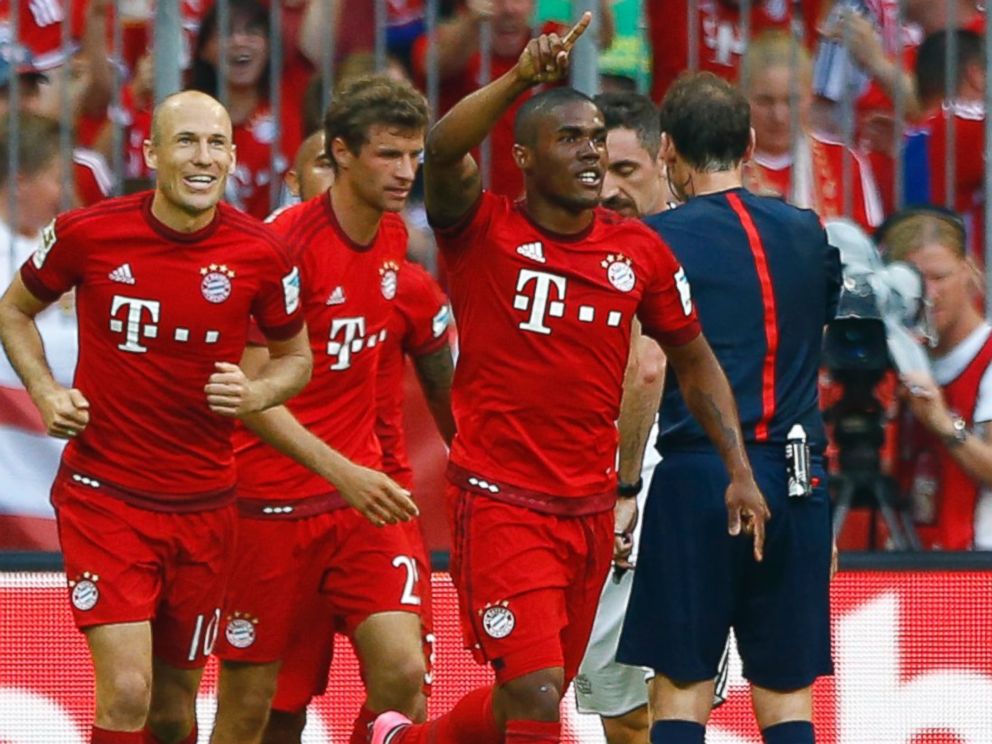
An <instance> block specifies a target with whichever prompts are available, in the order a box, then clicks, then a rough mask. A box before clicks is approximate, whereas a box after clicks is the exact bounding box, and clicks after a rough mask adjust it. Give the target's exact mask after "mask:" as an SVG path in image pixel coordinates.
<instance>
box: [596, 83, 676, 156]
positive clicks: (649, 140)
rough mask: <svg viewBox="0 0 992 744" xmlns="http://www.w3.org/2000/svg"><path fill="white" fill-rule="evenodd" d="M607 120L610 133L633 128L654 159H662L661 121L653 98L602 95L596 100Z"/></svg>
mask: <svg viewBox="0 0 992 744" xmlns="http://www.w3.org/2000/svg"><path fill="white" fill-rule="evenodd" d="M593 102H594V103H595V104H596V105H597V106H599V110H600V111H602V112H603V118H604V119H605V120H606V129H607V131H609V130H611V129H630V130H631V131H633V132H636V133H637V141H638V142H639V143H640V145H641V147H643V148H644V149H645V151H646V152H647V153H648V154H649V155H650V156H651V157H652V158H656V157H658V148H659V147H660V145H661V141H660V140H661V122H660V121H659V118H658V116H659V114H658V107H657V106H655V105H654V103H653V102H652V101H651V99H650V98H648V97H647V96H642V95H641V94H640V93H628V92H623V93H600V94H599V95H598V96H596V97H595V98H593Z"/></svg>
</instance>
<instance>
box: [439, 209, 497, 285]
mask: <svg viewBox="0 0 992 744" xmlns="http://www.w3.org/2000/svg"><path fill="white" fill-rule="evenodd" d="M501 198H502V197H499V196H496V195H495V194H492V193H490V192H488V191H483V192H482V193H481V194H480V195H479V198H478V199H477V200H476V202H475V204H473V205H472V206H471V207H470V208H469V210H468V212H466V213H465V214H464V216H463V217H462V218H461V219H460V220H458V222H456V223H455V224H453V225H449V226H448V227H435V228H434V236H435V238H436V239H437V245H438V248H440V250H441V252H442V253H443V254H444V260H445V263H446V264H447V265H448V268H449V269H451V270H457V269H458V264H459V263H460V261H461V260H462V258H464V256H465V255H467V254H468V253H469V252H470V251H471V248H472V247H473V246H475V245H476V244H477V243H479V241H480V240H481V239H482V237H483V236H484V235H485V234H486V232H487V231H488V230H489V226H490V225H491V223H492V220H493V216H494V215H495V214H496V212H497V210H498V209H499V205H500V201H501Z"/></svg>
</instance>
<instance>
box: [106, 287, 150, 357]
mask: <svg viewBox="0 0 992 744" xmlns="http://www.w3.org/2000/svg"><path fill="white" fill-rule="evenodd" d="M122 307H126V308H127V312H126V313H125V318H124V319H123V320H122V319H121V318H118V317H117V315H118V311H119V310H120V309H121V308H122ZM160 307H161V303H159V302H156V301H155V300H139V299H137V298H135V297H122V296H121V295H114V300H113V303H112V304H111V306H110V316H111V318H110V330H111V332H112V333H121V332H123V333H124V343H122V344H118V345H117V348H118V349H120V350H121V351H129V352H132V353H134V354H144V353H145V352H146V351H148V348H147V347H145V346H142V345H141V344H140V343H138V341H139V339H141V338H142V337H144V338H157V337H158V321H159V309H160ZM146 312H147V316H146V315H145V313H146ZM144 317H147V318H148V320H149V321H150V322H148V323H144V324H142V320H143V318H144ZM125 324H126V329H125Z"/></svg>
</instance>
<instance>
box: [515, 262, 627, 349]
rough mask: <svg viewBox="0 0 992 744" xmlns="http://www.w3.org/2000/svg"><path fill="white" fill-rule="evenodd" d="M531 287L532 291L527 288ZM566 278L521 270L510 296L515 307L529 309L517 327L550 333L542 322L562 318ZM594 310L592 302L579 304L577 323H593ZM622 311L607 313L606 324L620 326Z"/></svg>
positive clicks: (563, 315) (516, 308) (595, 311)
mask: <svg viewBox="0 0 992 744" xmlns="http://www.w3.org/2000/svg"><path fill="white" fill-rule="evenodd" d="M530 286H533V288H534V290H533V294H532V295H528V294H527V293H526V290H527V289H528V288H529V287H530ZM567 286H568V280H567V279H566V278H565V277H563V276H558V275H557V274H549V273H548V272H546V271H533V270H531V269H521V270H520V273H519V274H518V275H517V293H516V294H515V295H514V296H513V308H514V310H520V311H522V312H525V313H526V312H529V313H530V316H529V317H528V318H527V320H525V321H523V322H522V323H520V324H519V328H520V329H521V330H524V331H530V332H531V333H540V334H543V335H545V336H547V335H550V333H551V328H549V327H548V326H547V325H546V324H545V320H547V319H548V318H563V317H565V290H566V288H567ZM596 313H597V310H596V308H595V307H593V306H592V305H579V312H578V320H579V322H580V323H592V322H593V321H595V320H596ZM622 320H623V313H621V312H620V311H619V310H610V311H609V312H607V313H606V325H608V326H609V327H610V328H619V327H620V322H621V321H622Z"/></svg>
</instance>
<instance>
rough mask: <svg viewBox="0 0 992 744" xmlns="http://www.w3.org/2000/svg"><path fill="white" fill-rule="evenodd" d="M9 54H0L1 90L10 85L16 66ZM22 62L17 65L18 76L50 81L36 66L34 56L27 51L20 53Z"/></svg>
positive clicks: (22, 50) (23, 50)
mask: <svg viewBox="0 0 992 744" xmlns="http://www.w3.org/2000/svg"><path fill="white" fill-rule="evenodd" d="M9 56H10V53H9V52H6V53H4V54H0V88H6V87H7V86H8V85H9V84H10V78H11V70H12V69H13V68H14V67H15V65H12V64H11V60H10V59H8V57H9ZM18 56H19V57H20V61H19V62H18V63H17V65H16V70H17V75H18V76H19V77H22V78H29V79H32V80H34V81H38V80H44V81H46V82H47V81H48V76H47V75H46V74H45V73H44V72H42V71H41V70H39V69H38V67H37V66H36V65H35V61H34V56H33V55H32V54H31V52H29V51H28V50H27V49H21V50H20V51H19V53H18Z"/></svg>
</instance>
